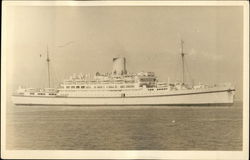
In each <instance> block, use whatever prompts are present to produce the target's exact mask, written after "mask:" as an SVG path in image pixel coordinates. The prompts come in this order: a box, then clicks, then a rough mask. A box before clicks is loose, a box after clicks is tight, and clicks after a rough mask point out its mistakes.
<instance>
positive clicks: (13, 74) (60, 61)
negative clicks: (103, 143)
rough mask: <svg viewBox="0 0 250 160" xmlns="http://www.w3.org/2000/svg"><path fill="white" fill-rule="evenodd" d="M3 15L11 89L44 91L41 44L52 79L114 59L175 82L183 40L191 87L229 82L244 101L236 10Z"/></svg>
mask: <svg viewBox="0 0 250 160" xmlns="http://www.w3.org/2000/svg"><path fill="white" fill-rule="evenodd" d="M5 14H6V15H7V19H6V22H5V23H4V24H5V25H4V26H5V27H6V35H7V36H6V37H4V42H5V44H6V51H7V52H6V53H4V54H7V59H8V61H7V63H8V65H7V70H8V74H7V76H8V83H9V85H10V86H12V87H17V85H26V86H35V87H37V86H46V85H47V81H46V80H47V68H46V61H45V55H46V46H47V45H48V47H49V53H50V55H51V63H52V73H53V77H54V80H58V81H62V80H63V79H64V78H67V77H69V76H70V75H71V74H72V73H81V72H82V73H95V72H97V71H98V72H111V70H112V58H113V57H117V56H124V57H126V59H127V70H128V71H129V72H139V71H153V72H155V73H156V74H157V76H158V77H159V79H160V80H162V81H167V79H168V77H169V78H170V80H171V81H176V80H181V56H180V40H181V39H183V40H184V42H185V44H184V52H185V53H187V55H186V57H185V58H186V62H187V66H186V67H188V73H187V74H186V75H187V78H188V79H189V81H190V79H193V80H194V82H195V83H198V82H202V83H209V84H213V83H222V82H231V83H233V84H234V85H235V86H236V89H237V96H238V97H241V96H242V93H241V92H242V72H243V71H242V62H243V61H242V60H243V10H242V8H241V7H8V8H7V9H6V12H5ZM40 54H41V55H42V57H40Z"/></svg>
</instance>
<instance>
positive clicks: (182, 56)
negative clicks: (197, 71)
mask: <svg viewBox="0 0 250 160" xmlns="http://www.w3.org/2000/svg"><path fill="white" fill-rule="evenodd" d="M183 44H184V41H183V40H181V60H182V84H184V83H185V64H184V55H185V53H184V52H183Z"/></svg>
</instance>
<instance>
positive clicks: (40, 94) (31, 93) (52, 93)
mask: <svg viewBox="0 0 250 160" xmlns="http://www.w3.org/2000/svg"><path fill="white" fill-rule="evenodd" d="M30 95H35V93H30ZM37 95H46V94H45V93H37ZM49 95H56V94H55V93H49Z"/></svg>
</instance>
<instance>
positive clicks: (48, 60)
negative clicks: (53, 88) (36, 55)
mask: <svg viewBox="0 0 250 160" xmlns="http://www.w3.org/2000/svg"><path fill="white" fill-rule="evenodd" d="M46 61H47V64H48V82H49V88H50V68H49V62H50V59H49V49H48V46H47V59H46Z"/></svg>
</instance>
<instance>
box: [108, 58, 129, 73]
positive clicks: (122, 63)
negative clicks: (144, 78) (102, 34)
mask: <svg viewBox="0 0 250 160" xmlns="http://www.w3.org/2000/svg"><path fill="white" fill-rule="evenodd" d="M112 74H113V75H123V74H127V70H126V59H125V58H124V57H117V58H113V69H112Z"/></svg>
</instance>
